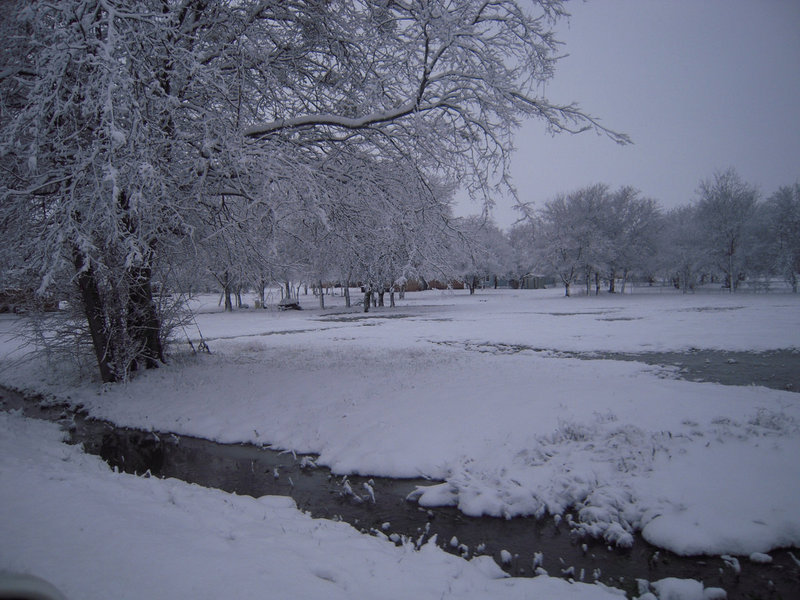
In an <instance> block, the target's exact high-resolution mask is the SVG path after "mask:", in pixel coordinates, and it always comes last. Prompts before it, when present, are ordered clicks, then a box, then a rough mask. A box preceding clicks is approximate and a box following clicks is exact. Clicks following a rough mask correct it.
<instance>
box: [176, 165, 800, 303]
mask: <svg viewBox="0 0 800 600" xmlns="http://www.w3.org/2000/svg"><path fill="white" fill-rule="evenodd" d="M354 176H355V179H356V180H357V181H358V184H357V185H360V186H362V187H364V186H366V187H364V189H363V191H362V192H361V193H363V194H366V195H369V197H370V198H371V199H372V200H371V202H369V203H366V204H364V203H362V202H360V201H359V200H357V196H349V195H348V194H347V191H348V190H350V189H352V186H353V185H356V184H355V183H354V182H350V181H348V183H347V184H346V185H345V186H343V188H342V193H341V196H340V197H339V199H338V200H337V203H336V205H335V207H336V210H333V209H332V210H331V211H330V212H329V213H326V214H325V218H324V220H323V218H322V217H321V216H320V215H319V214H314V213H313V212H297V211H296V207H292V208H291V210H290V211H289V212H288V213H287V214H286V215H285V216H284V217H283V218H282V219H281V222H282V226H281V228H280V230H275V231H273V232H271V234H270V235H269V236H265V235H264V232H263V230H262V229H260V228H261V225H260V224H259V225H258V226H256V228H255V229H254V230H253V231H250V232H248V233H247V234H246V235H243V237H242V239H241V244H240V246H239V247H238V248H237V249H236V250H235V251H231V252H228V253H225V254H224V255H218V254H215V255H214V256H212V257H210V258H209V257H205V258H203V259H201V260H200V262H199V263H195V264H194V265H193V266H192V268H191V274H190V275H189V276H187V279H186V281H187V286H186V288H185V289H189V288H191V287H192V286H194V287H195V288H197V287H198V286H204V287H216V288H219V289H222V290H223V295H224V297H225V298H226V308H228V309H232V308H233V302H232V300H231V295H232V293H233V292H234V291H236V290H239V289H241V288H245V289H249V290H254V291H255V293H256V294H257V295H258V296H259V298H258V302H259V303H260V304H261V305H262V306H263V305H265V302H266V299H265V297H264V290H265V289H266V288H267V287H268V286H274V285H275V284H279V285H280V287H281V290H282V296H283V297H289V296H291V295H292V294H296V293H297V292H296V290H297V289H299V286H300V285H301V284H302V286H303V287H306V288H307V287H309V286H310V287H314V288H316V289H317V290H322V289H323V288H325V287H326V286H328V285H331V284H338V285H341V286H342V287H343V288H344V290H345V293H348V292H349V288H350V286H351V285H359V286H362V287H363V288H364V290H365V297H364V298H363V306H364V310H368V309H369V306H370V300H371V299H372V301H373V302H375V303H378V302H380V305H381V306H382V305H383V296H384V294H385V293H387V292H388V293H389V294H390V297H391V298H392V299H393V298H394V292H396V291H402V290H404V289H405V287H406V283H407V282H408V281H409V280H412V279H413V280H415V285H422V286H423V287H424V286H425V285H427V282H428V281H429V280H436V281H438V282H439V283H445V284H447V283H450V284H457V285H464V286H465V287H468V288H469V289H470V291H471V292H474V291H475V289H476V287H477V286H479V285H486V284H487V282H488V283H489V285H492V283H493V282H496V281H498V280H510V281H512V282H518V283H521V282H522V281H524V279H525V278H526V276H530V275H535V276H547V277H553V278H555V280H556V281H558V282H559V284H560V285H563V287H564V290H565V293H566V295H570V294H572V293H574V289H575V286H576V285H580V286H585V293H586V294H591V293H594V294H598V293H600V290H601V288H602V289H604V290H607V291H608V292H611V293H614V292H623V293H624V292H625V288H626V286H627V285H628V282H629V281H630V280H631V279H632V278H635V279H636V280H638V281H642V280H644V281H648V282H655V281H659V282H665V281H666V282H669V283H670V284H672V285H675V287H678V288H680V289H681V290H683V291H684V292H687V291H690V290H692V289H694V288H695V286H696V285H698V284H699V283H704V282H718V283H719V284H720V285H721V286H723V287H726V288H728V289H730V291H732V292H733V291H735V290H736V289H738V288H739V287H740V286H741V285H742V284H743V283H745V282H746V283H748V284H753V285H760V284H761V283H763V282H764V281H765V280H766V279H774V278H781V279H784V280H785V281H786V282H788V284H789V285H791V287H792V289H793V290H794V291H797V281H798V276H799V275H798V274H799V273H800V184H794V185H792V186H785V187H782V188H780V189H779V190H777V191H776V192H775V193H773V194H772V195H771V196H769V197H768V198H766V199H760V198H759V195H758V193H757V191H756V189H755V188H754V187H753V186H751V185H749V184H747V183H746V182H744V181H742V179H741V178H740V177H739V175H738V174H737V173H736V172H735V171H734V170H728V171H724V172H721V173H717V174H716V175H714V176H713V177H712V178H711V179H708V180H706V181H703V182H701V183H700V185H699V188H698V197H697V199H696V200H695V201H694V202H693V203H691V204H687V205H685V206H681V207H678V208H675V209H672V210H668V211H664V210H662V208H661V207H660V206H659V204H658V203H657V202H656V201H655V200H653V199H650V198H646V197H643V196H642V195H641V193H640V192H639V191H637V190H636V189H634V188H631V187H621V188H619V189H616V190H614V189H611V188H610V187H609V186H607V185H603V184H596V185H592V186H588V187H585V188H582V189H578V190H575V191H573V192H570V193H565V194H560V195H558V196H557V197H555V198H553V199H551V200H549V201H547V202H546V203H544V204H543V205H542V206H540V207H538V208H532V207H527V209H526V211H524V212H525V216H524V218H523V219H521V220H520V221H519V222H518V223H517V224H515V225H514V226H513V227H511V228H510V229H509V230H508V231H502V230H501V229H500V228H498V227H497V226H496V225H494V224H493V223H492V221H490V220H488V219H486V218H485V217H480V216H472V217H466V218H454V217H453V216H452V214H451V212H450V204H451V200H452V190H451V189H450V188H448V187H446V186H444V185H439V186H438V187H437V189H436V190H435V191H432V190H427V191H429V192H432V193H434V196H430V197H428V196H426V194H425V193H424V190H423V189H415V186H414V181H415V178H414V177H413V174H412V173H407V172H404V171H402V169H399V170H398V169H394V170H392V171H391V172H381V171H380V170H377V169H375V168H374V165H367V166H365V169H364V172H361V173H355V174H354ZM379 181H380V182H382V183H381V185H378V182H379ZM434 197H435V198H436V199H437V200H436V201H434ZM426 198H427V199H426ZM432 217H433V218H432ZM224 239H226V240H230V236H227V237H224ZM262 245H265V246H268V248H269V250H268V254H269V256H268V257H264V256H263V252H262V250H263V249H262ZM213 247H214V248H217V251H218V252H219V251H220V250H224V249H225V248H226V247H225V245H224V244H222V245H220V244H217V245H215V246H213ZM203 261H205V262H203ZM198 273H200V274H202V273H206V274H207V275H206V277H205V278H203V277H202V275H201V276H199V277H198ZM208 274H211V275H213V277H209V276H208ZM236 295H237V296H239V297H240V294H236ZM378 298H380V300H378ZM319 301H320V305H321V306H323V307H324V302H325V298H324V294H322V293H320V294H319ZM360 301H361V300H360ZM346 302H347V304H348V306H349V305H350V298H349V295H348V296H347V299H346Z"/></svg>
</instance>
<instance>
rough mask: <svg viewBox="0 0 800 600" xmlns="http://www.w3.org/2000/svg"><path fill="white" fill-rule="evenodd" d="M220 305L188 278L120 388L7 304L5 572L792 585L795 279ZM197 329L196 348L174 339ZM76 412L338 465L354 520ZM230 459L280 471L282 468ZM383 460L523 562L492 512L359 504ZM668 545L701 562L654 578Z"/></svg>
mask: <svg viewBox="0 0 800 600" xmlns="http://www.w3.org/2000/svg"><path fill="white" fill-rule="evenodd" d="M354 293H355V292H354ZM217 301H218V297H217V296H215V295H206V296H199V297H197V298H196V299H195V300H194V301H193V308H194V311H195V318H194V320H193V322H191V324H190V325H187V326H186V327H185V328H183V329H177V330H176V331H175V333H174V334H173V335H174V342H173V344H172V346H171V348H170V350H171V355H170V359H169V361H168V364H167V365H166V366H163V367H162V368H159V369H155V370H148V371H147V372H144V373H141V374H139V375H137V376H136V377H134V378H133V380H132V381H130V382H128V383H124V384H102V383H99V382H92V381H90V380H87V378H86V377H85V376H84V377H83V378H81V377H79V376H78V374H77V373H76V372H75V371H74V365H73V364H72V363H69V362H68V361H66V362H61V363H58V364H51V363H46V362H45V359H44V357H42V356H39V357H38V358H35V359H28V360H21V359H20V357H21V352H22V351H21V350H20V349H19V343H20V341H19V339H18V338H17V337H16V335H15V334H16V333H17V332H18V331H19V329H20V328H21V326H22V325H23V324H24V321H25V317H24V316H17V315H0V317H2V320H1V321H0V332H1V337H0V352H2V362H0V385H2V386H3V387H4V388H6V390H7V393H4V396H5V398H4V402H6V404H5V408H4V410H3V411H2V412H0V421H2V424H1V425H0V507H2V508H1V509H0V538H2V539H3V540H4V543H3V544H2V546H3V547H2V550H0V571H10V572H15V573H24V574H30V575H34V576H37V577H41V578H43V579H45V580H47V581H49V582H50V583H52V584H53V585H54V586H55V587H56V588H58V589H59V590H60V591H61V592H62V593H63V594H64V595H65V596H66V597H67V598H76V599H77V598H87V599H88V598H111V597H113V598H166V597H172V598H188V597H192V598H218V597H223V596H227V597H236V598H262V597H263V598H352V597H361V598H443V597H452V598H586V599H595V598H614V597H619V594H627V595H628V597H640V598H651V599H652V598H659V599H667V598H669V599H687V600H692V599H702V598H725V597H727V598H738V597H760V598H778V597H783V598H787V597H790V596H791V593H792V591H793V590H794V591H795V592H796V591H797V590H798V589H800V587H796V586H800V562H798V558H800V553H798V550H797V549H798V548H800V459H798V457H800V395H798V392H800V387H798V379H800V375H799V374H798V373H800V296H798V295H797V294H792V293H781V292H773V293H755V292H750V293H737V294H728V293H723V292H722V291H721V290H720V289H719V288H717V289H716V290H702V291H698V292H697V293H694V294H681V293H679V292H676V291H675V290H673V289H671V288H635V289H634V290H633V293H628V294H624V295H622V294H604V295H600V296H589V297H586V296H580V297H571V298H565V297H563V291H561V290H557V289H555V290H509V289H505V290H502V289H501V290H478V291H477V292H476V293H475V294H474V295H470V294H469V293H468V292H467V291H462V290H457V291H453V290H431V291H425V292H415V293H407V294H405V297H404V298H403V299H400V300H398V301H397V306H396V307H395V308H391V309H390V308H378V309H374V310H372V311H371V312H369V313H363V312H361V311H359V310H358V309H356V308H353V309H346V308H344V299H343V298H342V297H341V296H338V295H331V296H326V301H325V305H326V308H325V309H324V310H322V309H319V308H318V306H319V302H318V300H317V299H315V298H314V297H313V296H312V295H310V294H309V295H308V296H302V295H301V296H300V304H301V305H302V307H303V310H300V311H279V310H276V309H266V310H256V309H241V310H238V311H234V312H223V310H222V309H221V308H220V307H219V306H218V302H217ZM189 340H191V342H192V344H191V346H190V344H189ZM201 341H204V342H205V344H207V347H208V349H209V350H210V352H208V353H206V352H198V353H193V352H192V347H193V348H194V349H197V348H199V347H200V342H201ZM87 369H91V365H88V366H87ZM12 389H13V390H16V391H19V392H21V393H22V394H24V395H25V396H26V397H27V398H28V403H29V404H30V403H31V402H32V401H31V400H30V398H32V397H34V396H36V395H39V396H40V399H39V400H38V401H36V402H37V403H39V404H41V403H45V404H47V403H50V404H56V405H58V406H59V409H58V410H59V411H60V413H59V414H60V418H59V419H57V420H60V422H61V426H62V428H61V429H60V428H59V426H58V425H57V424H55V423H52V422H46V421H45V420H42V419H32V418H29V417H27V416H25V415H24V414H23V413H24V412H25V411H23V410H22V409H21V408H14V407H12V406H11V404H10V403H9V401H8V397H9V394H10V390H12ZM75 409H80V410H81V411H82V413H83V415H84V417H86V416H88V417H91V418H94V419H100V420H104V421H106V422H107V424H106V425H104V427H106V428H110V427H112V426H113V427H117V428H123V427H124V428H131V429H133V430H137V431H143V432H150V435H151V437H152V439H155V440H159V443H161V441H162V440H164V439H166V438H168V437H170V436H171V437H172V438H173V439H174V440H175V441H174V444H176V445H177V444H179V443H183V442H178V441H177V440H181V439H183V436H189V437H191V438H203V439H205V440H211V441H213V442H217V443H219V444H226V445H228V444H231V445H235V446H233V447H235V448H239V447H240V446H239V445H241V444H248V445H251V446H252V447H254V448H256V449H260V448H262V447H269V448H271V449H273V450H278V451H285V452H284V453H283V454H282V455H281V456H283V457H289V458H290V459H291V460H295V461H296V462H297V463H301V462H302V466H303V467H308V468H307V469H306V468H304V469H302V472H303V473H304V472H305V471H317V470H319V471H323V470H324V471H325V472H326V473H327V475H326V480H328V481H333V482H335V483H336V485H337V488H336V489H338V490H339V491H340V493H338V494H336V495H334V496H335V497H334V499H333V500H331V502H333V503H334V508H333V509H332V511H333V512H334V513H335V512H336V508H335V506H336V503H339V504H340V505H341V506H342V512H344V511H345V510H346V509H347V507H352V506H354V505H363V507H362V508H360V510H364V511H366V512H365V513H364V516H363V517H361V519H362V522H361V523H359V524H356V525H354V526H351V525H350V524H347V523H344V522H341V519H338V518H334V519H317V518H313V517H314V516H315V515H314V514H313V512H314V511H310V512H302V511H300V510H298V508H296V501H295V500H292V499H289V498H285V497H284V498H281V497H278V496H274V495H265V496H261V497H256V498H254V497H250V496H246V495H242V494H233V493H229V492H226V491H222V490H224V489H225V486H224V485H220V486H215V487H219V488H221V489H210V488H209V487H207V486H200V485H197V484H192V483H187V482H185V481H180V480H178V479H175V478H172V477H168V478H162V477H159V476H158V475H159V474H158V473H145V476H142V474H141V473H140V475H139V476H134V475H131V474H129V473H125V472H123V471H124V470H125V469H121V468H118V467H119V465H118V464H115V466H114V468H112V467H109V465H108V464H106V463H104V462H103V461H102V460H100V459H99V458H97V457H95V456H92V455H90V454H87V453H84V452H83V451H82V449H81V447H80V445H74V444H66V443H64V442H63V440H64V439H65V436H67V435H68V432H69V429H70V422H71V421H74V419H75V412H74V411H75ZM26 414H27V413H26ZM72 427H73V428H74V427H75V425H74V424H73V425H72ZM65 431H66V432H67V433H65ZM104 439H105V438H104ZM187 439H188V438H187ZM241 447H242V448H243V447H244V446H241ZM123 461H124V459H123ZM118 462H119V461H118ZM253 464H255V463H253V462H251V463H250V465H251V468H252V465H253ZM122 466H124V465H122ZM287 469H288V467H287ZM326 469H329V471H327V470H326ZM128 470H131V469H128ZM134 470H135V469H134ZM252 471H253V472H252V473H251V474H250V475H249V476H250V477H251V478H253V479H258V478H262V479H265V480H276V481H277V480H279V479H281V478H282V479H281V480H282V481H287V485H288V486H291V487H292V488H294V487H295V486H296V485H299V483H300V482H299V481H298V479H299V478H300V477H304V475H303V474H300V475H297V474H296V475H293V477H294V478H295V479H294V480H292V479H291V476H289V477H287V476H286V474H285V473H284V472H283V471H281V470H280V469H279V468H278V467H275V468H274V469H273V470H271V471H269V472H257V471H256V470H255V469H252ZM262 471H263V469H262ZM286 472H287V473H288V471H286ZM348 478H349V479H348ZM184 479H187V478H184ZM189 479H190V478H189ZM389 480H399V481H406V480H409V481H413V485H412V484H409V490H408V493H405V494H404V496H403V497H399V498H398V499H397V500H396V504H397V506H398V507H402V508H397V509H396V510H398V511H401V510H402V511H409V510H412V511H415V512H417V513H420V514H421V515H422V516H423V518H427V519H428V523H429V525H430V526H431V527H435V524H436V519H437V518H439V519H440V520H441V519H445V518H452V519H453V520H454V521H474V520H476V519H480V520H481V521H482V522H489V523H496V524H497V527H498V528H500V529H501V528H502V527H504V525H503V524H506V523H510V524H513V523H525V524H528V523H529V524H531V525H530V527H534V528H538V529H537V531H538V532H539V533H537V534H536V535H540V536H543V537H542V538H541V539H542V540H543V541H542V542H541V543H542V547H541V548H538V549H537V548H536V547H533V548H532V549H533V550H534V552H532V556H531V557H526V556H521V555H520V553H519V552H515V551H514V550H513V548H510V547H509V546H507V545H504V540H503V538H502V535H501V534H500V533H497V534H491V533H486V534H485V535H486V536H487V539H485V540H483V544H481V543H478V542H480V540H477V539H476V540H474V543H473V542H472V540H470V541H468V542H465V541H464V540H465V539H466V538H463V539H462V536H460V535H459V534H458V533H455V531H456V530H453V531H454V533H453V535H452V537H451V536H450V533H449V532H448V535H447V538H446V539H442V535H441V534H439V535H438V536H435V535H432V531H433V530H429V529H426V528H422V531H421V533H420V534H419V535H416V534H415V532H413V531H405V532H402V531H400V532H399V531H398V530H397V529H396V527H395V525H393V521H394V519H393V518H391V516H387V515H386V514H384V513H380V514H377V513H375V514H373V513H370V508H369V507H370V506H371V505H375V504H376V503H377V504H380V502H381V500H384V501H385V500H386V498H385V496H386V495H387V494H388V493H389V492H384V491H383V490H384V489H388V488H386V486H385V485H384V484H382V483H381V482H382V481H389ZM386 485H388V484H386ZM382 495H383V496H384V498H383V499H382V498H381V496H382ZM392 502H395V500H392ZM348 510H349V509H348ZM436 511H444V512H441V513H438V512H436ZM448 511H449V512H448ZM310 513H311V514H310ZM439 514H441V515H450V517H445V516H442V517H434V515H439ZM370 519H371V520H370ZM344 520H348V519H347V518H345V519H344ZM351 520H352V519H351ZM356 520H358V517H356ZM398 523H399V517H398ZM527 526H528V525H525V527H527ZM491 527H494V525H489V529H486V530H485V531H491ZM543 530H548V531H550V532H551V533H550V534H542V533H541V532H542V531H543ZM362 531H367V534H364V533H361V532H362ZM553 531H555V532H556V533H555V534H553V533H552V532H553ZM426 534H427V535H426ZM548 535H550V536H551V537H552V535H556V536H560V538H561V542H562V543H566V545H567V546H570V547H572V548H573V550H575V552H577V554H579V555H587V554H588V555H593V553H594V552H597V553H598V554H599V553H601V552H602V553H605V554H606V555H608V556H611V557H612V562H613V559H614V557H618V559H619V561H622V562H624V561H625V560H629V555H630V554H631V552H645V553H646V554H647V557H646V563H647V565H646V567H647V568H648V569H650V570H649V571H648V573H649V576H645V575H646V574H645V575H635V574H634V575H630V576H628V577H627V579H626V578H624V577H622V578H619V577H618V578H616V579H615V578H609V577H608V571H607V570H606V571H605V572H604V571H603V570H602V569H600V568H596V569H592V570H590V569H589V568H588V567H587V568H586V569H584V568H580V569H579V568H577V567H574V566H573V564H572V563H571V562H570V559H569V558H567V557H566V554H564V555H561V554H559V553H558V552H556V551H555V550H549V549H548V546H547V544H548V542H547V539H546V538H547V536H548ZM529 539H538V538H535V536H534V534H533V533H531V534H530V535H529ZM532 543H533V544H534V546H535V544H536V543H537V542H532ZM442 546H443V547H444V549H442V548H441V547H442ZM642 547H644V548H645V550H637V548H639V549H640V548H642ZM445 550H447V552H446V551H445ZM565 552H566V551H565ZM459 555H461V556H459ZM663 556H670V557H674V562H673V564H680V561H681V560H683V558H685V557H698V556H699V557H702V563H703V564H704V565H706V566H707V567H708V568H707V569H706V571H705V572H704V573H705V575H696V574H695V575H691V574H689V575H686V574H684V576H680V575H676V574H674V573H673V572H671V571H670V570H669V567H668V565H667V564H666V563H668V562H669V561H663V560H662V558H663ZM659 565H661V566H660V567H659ZM756 570H760V571H758V572H759V573H761V575H759V576H758V578H756V576H755V575H753V573H754V572H755V571H756ZM520 574H524V575H525V577H521V576H519V575H520ZM748 578H749V579H748ZM648 594H650V595H648ZM746 594H747V595H746ZM754 594H757V595H754Z"/></svg>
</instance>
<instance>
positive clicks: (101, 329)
mask: <svg viewBox="0 0 800 600" xmlns="http://www.w3.org/2000/svg"><path fill="white" fill-rule="evenodd" d="M84 260H85V259H84V257H83V255H82V254H81V253H80V251H78V250H75V254H74V262H75V270H76V271H77V272H78V288H79V289H80V292H81V302H82V303H83V311H84V313H85V314H86V321H87V322H88V325H89V334H90V335H91V337H92V347H93V348H94V354H95V357H96V358H97V366H98V368H99V369H100V378H101V379H102V380H103V383H111V382H114V381H117V379H118V378H117V374H116V373H115V372H114V368H113V361H112V357H111V355H110V352H111V340H110V338H109V335H108V328H107V327H106V320H105V315H104V311H103V299H102V298H101V296H100V290H99V288H98V286H97V279H96V278H95V275H94V270H93V269H92V267H91V266H89V267H88V268H84V267H85V263H84Z"/></svg>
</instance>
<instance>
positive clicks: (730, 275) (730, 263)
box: [728, 253, 736, 294]
mask: <svg viewBox="0 0 800 600" xmlns="http://www.w3.org/2000/svg"><path fill="white" fill-rule="evenodd" d="M728 269H729V270H728V281H729V282H730V284H731V286H730V287H731V294H732V293H733V288H734V286H735V285H736V284H735V283H734V282H733V253H731V254H729V255H728Z"/></svg>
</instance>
